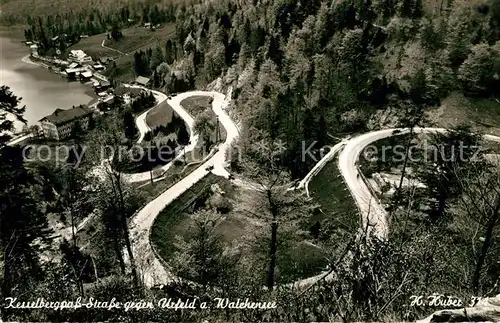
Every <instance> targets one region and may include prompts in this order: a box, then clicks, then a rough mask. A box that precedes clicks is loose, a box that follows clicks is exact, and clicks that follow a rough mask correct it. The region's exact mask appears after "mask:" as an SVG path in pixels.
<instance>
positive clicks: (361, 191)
mask: <svg viewBox="0 0 500 323" xmlns="http://www.w3.org/2000/svg"><path fill="white" fill-rule="evenodd" d="M395 131H399V132H397V133H396V134H404V133H408V130H405V129H384V130H379V131H372V132H369V133H365V134H363V135H360V136H358V137H355V138H353V139H351V140H349V141H348V142H347V144H346V145H345V147H344V149H343V151H342V152H341V153H340V156H339V169H340V172H341V174H342V176H343V177H344V181H345V182H346V185H347V186H348V187H349V190H350V191H351V194H352V196H353V198H354V200H355V201H356V204H357V205H358V207H359V210H360V213H361V216H362V218H363V227H364V228H366V226H367V225H369V229H371V230H375V232H374V234H375V235H376V236H378V237H380V238H387V235H388V232H389V226H388V221H387V211H386V210H385V209H384V207H383V206H382V205H381V204H380V203H379V201H378V198H377V197H376V196H373V195H372V193H371V191H370V189H369V188H368V186H367V185H366V184H365V182H364V181H363V180H362V179H361V176H358V169H357V167H356V162H357V161H358V158H359V156H360V154H361V152H362V151H363V149H364V148H365V147H367V146H368V145H370V144H372V143H373V142H375V141H377V140H380V139H383V138H387V137H390V136H393V135H395ZM414 131H415V133H433V132H444V131H446V129H443V128H416V129H415V130H414ZM484 139H486V140H492V141H497V142H500V137H496V136H492V135H485V136H484Z"/></svg>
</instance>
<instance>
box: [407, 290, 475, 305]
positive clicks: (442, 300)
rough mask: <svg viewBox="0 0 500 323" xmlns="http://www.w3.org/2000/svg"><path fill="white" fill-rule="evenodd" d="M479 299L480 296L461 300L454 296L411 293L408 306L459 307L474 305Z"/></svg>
mask: <svg viewBox="0 0 500 323" xmlns="http://www.w3.org/2000/svg"><path fill="white" fill-rule="evenodd" d="M480 300H481V297H475V296H473V297H471V298H470V299H469V300H466V301H464V300H462V299H460V298H459V297H456V296H450V295H443V294H437V293H436V294H432V295H429V296H427V297H426V296H422V295H413V296H410V306H428V307H443V308H454V307H455V308H461V307H474V306H476V304H477V303H478V302H479V301H480Z"/></svg>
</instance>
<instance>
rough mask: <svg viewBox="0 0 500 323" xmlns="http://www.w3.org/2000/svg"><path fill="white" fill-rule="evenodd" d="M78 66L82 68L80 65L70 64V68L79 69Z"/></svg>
mask: <svg viewBox="0 0 500 323" xmlns="http://www.w3.org/2000/svg"><path fill="white" fill-rule="evenodd" d="M78 66H80V64H78V63H71V64H69V66H68V68H77V67H78Z"/></svg>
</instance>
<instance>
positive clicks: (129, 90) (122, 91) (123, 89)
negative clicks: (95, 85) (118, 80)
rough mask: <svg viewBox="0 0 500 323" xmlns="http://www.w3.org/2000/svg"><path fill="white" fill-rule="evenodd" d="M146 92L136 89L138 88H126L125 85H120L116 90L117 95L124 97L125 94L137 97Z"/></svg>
mask: <svg viewBox="0 0 500 323" xmlns="http://www.w3.org/2000/svg"><path fill="white" fill-rule="evenodd" d="M142 91H144V90H143V89H140V88H136V87H126V86H123V85H120V86H119V87H117V88H116V89H115V95H119V96H123V95H125V94H127V93H128V94H130V95H131V96H137V95H139V94H141V93H142Z"/></svg>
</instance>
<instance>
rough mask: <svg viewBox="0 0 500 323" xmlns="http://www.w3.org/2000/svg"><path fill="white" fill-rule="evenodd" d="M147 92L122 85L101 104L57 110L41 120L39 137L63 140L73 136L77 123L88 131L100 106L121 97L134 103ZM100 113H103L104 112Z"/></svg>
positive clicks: (100, 102)
mask: <svg viewBox="0 0 500 323" xmlns="http://www.w3.org/2000/svg"><path fill="white" fill-rule="evenodd" d="M145 91H147V90H145V89H141V88H137V87H126V86H123V85H121V86H119V87H117V88H116V89H115V90H114V95H111V96H109V97H108V98H106V99H104V100H100V101H99V102H98V103H99V104H94V105H93V106H91V107H89V106H87V105H81V106H77V107H73V108H71V109H67V110H63V109H56V110H55V111H54V112H53V113H52V114H50V115H48V116H45V117H43V118H42V119H40V120H39V133H38V135H40V136H41V137H44V138H46V139H51V140H63V139H66V138H68V137H70V136H71V133H72V130H73V128H74V127H75V124H76V123H77V122H78V123H79V124H80V127H81V129H82V130H83V131H86V130H87V129H88V126H89V124H90V120H91V118H93V116H94V114H97V113H99V112H98V111H99V109H100V108H99V106H103V105H104V106H107V105H108V104H111V103H113V101H114V98H115V96H119V97H121V98H122V99H123V100H124V101H125V102H132V101H133V100H134V99H136V98H137V97H139V96H140V95H141V94H143V93H144V92H145ZM100 112H101V113H102V110H101V111H100Z"/></svg>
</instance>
